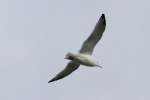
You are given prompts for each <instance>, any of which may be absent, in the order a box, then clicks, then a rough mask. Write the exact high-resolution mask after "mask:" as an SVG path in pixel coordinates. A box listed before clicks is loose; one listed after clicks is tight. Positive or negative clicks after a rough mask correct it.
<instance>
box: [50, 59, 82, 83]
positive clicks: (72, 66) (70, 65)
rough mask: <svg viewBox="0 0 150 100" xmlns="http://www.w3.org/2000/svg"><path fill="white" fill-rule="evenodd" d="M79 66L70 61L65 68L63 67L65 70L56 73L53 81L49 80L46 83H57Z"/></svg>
mask: <svg viewBox="0 0 150 100" xmlns="http://www.w3.org/2000/svg"><path fill="white" fill-rule="evenodd" d="M79 66H80V64H78V63H76V62H74V61H70V62H69V63H68V64H67V66H66V67H65V69H63V70H62V71H61V72H60V73H58V74H57V75H56V76H55V77H54V78H53V79H51V80H50V81H48V83H50V82H53V81H57V80H59V79H62V78H64V77H66V76H68V75H69V74H71V73H72V72H73V71H75V70H76V69H78V67H79Z"/></svg>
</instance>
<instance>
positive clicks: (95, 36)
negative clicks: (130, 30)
mask: <svg viewBox="0 0 150 100" xmlns="http://www.w3.org/2000/svg"><path fill="white" fill-rule="evenodd" d="M105 27H106V20H105V15H104V14H102V16H101V17H100V19H99V21H98V22H97V24H96V26H95V28H94V30H93V32H92V33H91V35H90V36H89V37H88V38H87V40H85V41H84V43H83V45H82V47H81V49H80V51H79V52H80V53H84V54H89V55H91V54H92V52H93V50H94V47H95V45H96V44H97V42H98V41H99V40H100V39H101V37H102V35H103V32H104V30H105Z"/></svg>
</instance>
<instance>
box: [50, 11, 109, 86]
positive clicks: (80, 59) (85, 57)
mask: <svg viewBox="0 0 150 100" xmlns="http://www.w3.org/2000/svg"><path fill="white" fill-rule="evenodd" d="M105 27H106V20H105V15H104V14H102V15H101V17H100V18H99V20H98V22H97V24H96V26H95V28H94V30H93V31H92V33H91V35H90V36H89V37H88V38H87V39H86V40H85V41H84V43H83V44H82V47H81V49H80V50H79V53H78V54H74V53H70V52H69V53H67V54H66V56H65V59H68V60H70V62H69V63H68V64H67V66H66V67H65V69H63V70H62V71H61V72H60V73H58V74H57V75H56V76H55V77H54V78H52V79H51V80H50V81H49V82H48V83H50V82H53V81H56V80H59V79H62V78H64V77H66V76H68V75H69V74H71V73H72V72H73V71H75V70H76V69H78V67H79V66H80V65H86V66H88V67H100V68H102V67H101V66H100V65H99V63H98V62H97V61H95V60H93V58H92V57H91V55H92V53H93V50H94V47H95V45H96V44H97V43H98V41H99V40H100V39H101V37H102V35H103V32H104V30H105Z"/></svg>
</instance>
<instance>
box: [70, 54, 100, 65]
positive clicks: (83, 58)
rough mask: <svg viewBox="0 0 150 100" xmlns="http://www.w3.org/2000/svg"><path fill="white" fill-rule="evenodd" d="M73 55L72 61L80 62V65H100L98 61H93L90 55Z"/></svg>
mask: <svg viewBox="0 0 150 100" xmlns="http://www.w3.org/2000/svg"><path fill="white" fill-rule="evenodd" d="M72 55H74V58H75V59H74V61H75V62H77V63H79V64H81V65H85V66H88V67H95V66H100V65H99V64H98V61H95V60H94V59H93V58H92V56H91V55H88V54H81V53H79V54H72Z"/></svg>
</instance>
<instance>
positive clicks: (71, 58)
mask: <svg viewBox="0 0 150 100" xmlns="http://www.w3.org/2000/svg"><path fill="white" fill-rule="evenodd" d="M64 59H68V60H73V59H74V55H73V54H72V53H70V52H69V53H67V54H66V56H65V57H64Z"/></svg>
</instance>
